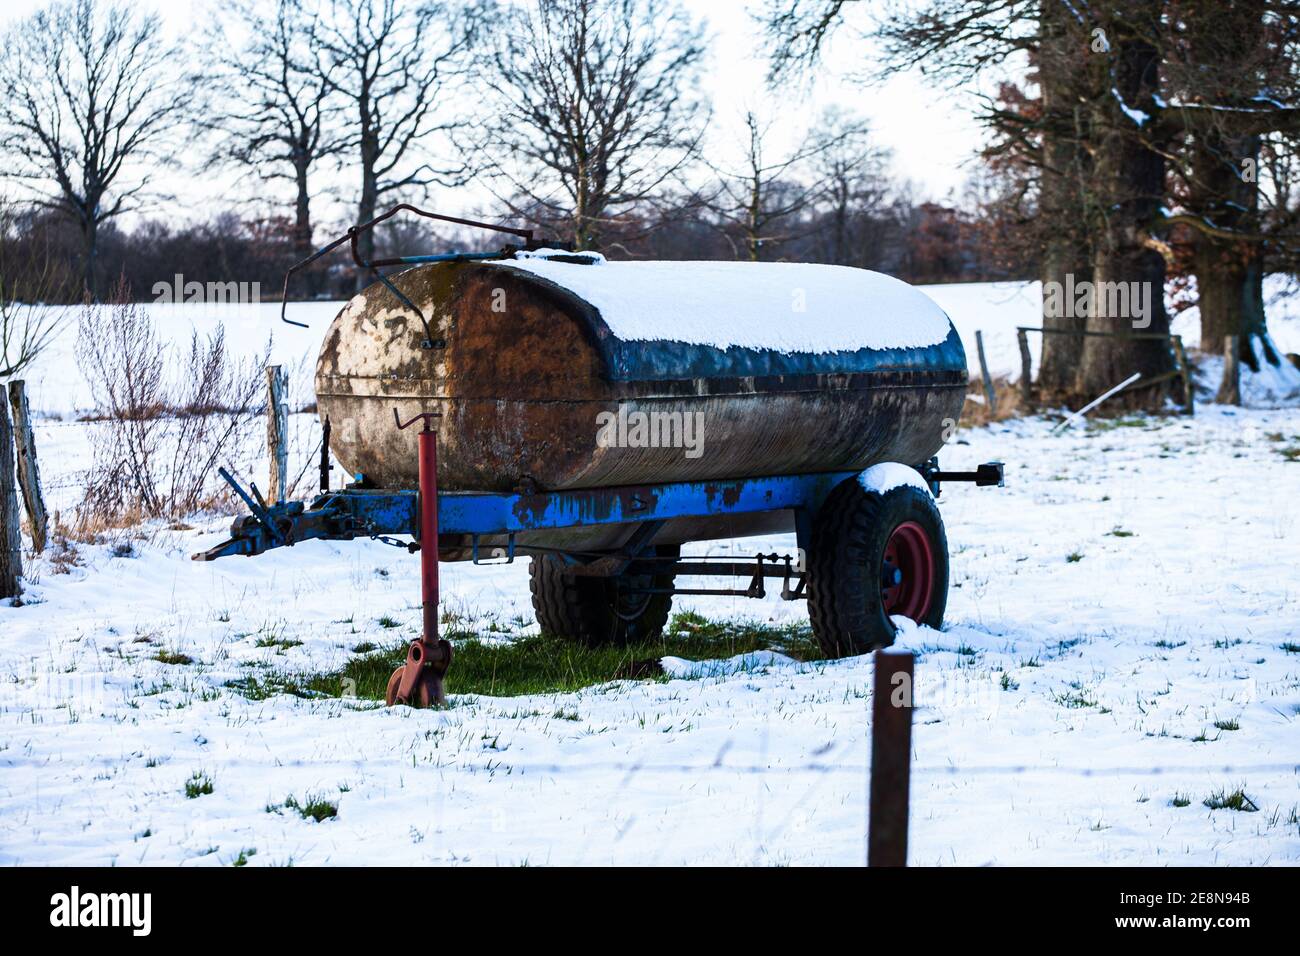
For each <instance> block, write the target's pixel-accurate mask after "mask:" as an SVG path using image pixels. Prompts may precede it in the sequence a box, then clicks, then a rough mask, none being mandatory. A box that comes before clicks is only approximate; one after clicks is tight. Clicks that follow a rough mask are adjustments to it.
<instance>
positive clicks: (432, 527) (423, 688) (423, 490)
mask: <svg viewBox="0 0 1300 956" xmlns="http://www.w3.org/2000/svg"><path fill="white" fill-rule="evenodd" d="M439 417H440V416H439V414H438V413H437V412H424V413H423V414H420V415H416V416H415V417H414V418H412V419H411V420H410V421H408V422H407V423H406V424H405V425H403V424H402V420H401V419H400V418H399V417H398V415H397V409H393V421H394V422H396V423H397V427H398V428H399V429H406V428H410V427H411V426H412V425H414V424H415V423H416V422H423V423H424V427H423V428H422V429H420V435H419V442H420V543H419V547H420V590H421V597H422V600H423V607H424V632H423V634H421V636H420V638H419V640H415V641H412V642H411V646H410V647H408V648H407V649H406V663H405V664H403V665H402V666H401V667H399V668H397V670H395V671H393V676H392V677H390V678H389V679H388V693H387V695H386V697H387V700H388V706H389V707H391V706H393V705H394V704H406V705H407V706H410V707H445V706H446V705H447V695H446V694H445V693H444V692H443V689H442V679H443V677H444V676H445V675H446V673H447V668H449V667H450V666H451V642H450V641H446V640H443V639H442V638H440V637H438V433H437V431H435V430H434V427H433V423H434V421H435V419H437V418H439Z"/></svg>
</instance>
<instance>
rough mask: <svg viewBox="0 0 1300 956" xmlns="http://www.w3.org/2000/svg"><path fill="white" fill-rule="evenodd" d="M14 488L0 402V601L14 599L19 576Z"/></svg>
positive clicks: (4, 407) (10, 440)
mask: <svg viewBox="0 0 1300 956" xmlns="http://www.w3.org/2000/svg"><path fill="white" fill-rule="evenodd" d="M19 520H20V519H19V515H18V485H17V483H16V482H15V481H14V430H13V426H12V425H10V423H9V404H8V402H4V401H0V598H10V597H17V596H18V579H19V578H21V577H22V574H23V536H22V533H21V531H20V530H19V527H18V522H19Z"/></svg>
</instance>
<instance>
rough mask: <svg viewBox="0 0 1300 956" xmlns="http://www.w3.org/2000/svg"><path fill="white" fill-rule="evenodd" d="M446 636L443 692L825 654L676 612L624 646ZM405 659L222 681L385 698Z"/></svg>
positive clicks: (257, 694)
mask: <svg viewBox="0 0 1300 956" xmlns="http://www.w3.org/2000/svg"><path fill="white" fill-rule="evenodd" d="M446 637H447V638H448V639H449V640H451V641H452V642H453V644H454V646H455V649H456V655H455V659H454V661H453V662H452V665H451V670H450V671H449V672H448V673H447V679H446V687H447V693H448V694H485V695H487V696H491V697H515V696H519V695H522V694H557V693H570V692H572V691H575V690H579V689H581V688H583V687H590V686H592V685H595V684H605V683H608V682H610V681H615V680H627V679H639V678H645V679H651V680H660V681H662V680H667V678H666V677H664V676H663V674H662V673H661V672H660V671H659V669H658V667H657V662H658V660H659V658H661V657H667V656H672V657H682V658H686V659H688V660H716V659H718V658H727V657H734V656H735V655H737V654H746V653H749V652H751V651H758V650H769V649H770V650H775V651H779V652H781V653H783V654H788V655H790V656H791V657H794V658H796V659H798V660H817V659H820V658H821V657H822V654H821V651H820V649H819V648H818V646H817V643H816V641H815V640H814V639H813V636H812V632H811V630H810V629H809V628H808V627H807V626H806V625H804V626H796V625H785V626H776V625H772V624H766V623H762V622H754V621H714V620H709V619H706V618H703V617H701V616H700V615H698V614H693V613H690V612H686V613H681V614H677V615H675V616H674V617H673V619H672V620H671V621H670V622H669V623H668V626H667V627H666V628H665V629H664V633H663V634H662V635H661V636H660V637H659V638H658V639H657V640H653V641H644V642H641V643H639V644H632V645H628V646H625V647H594V648H593V647H585V646H583V645H581V644H575V643H573V642H571V641H566V640H564V639H563V638H559V637H555V636H553V635H550V634H539V635H527V636H524V637H519V638H516V639H514V640H512V641H493V642H487V641H483V640H481V639H480V638H479V637H478V635H476V634H470V633H466V632H454V631H453V632H450V633H448V634H447V635H446ZM405 658H406V644H405V643H403V644H399V645H394V646H391V647H387V648H382V649H380V650H377V651H374V652H371V653H368V654H360V655H358V656H357V657H354V658H352V659H351V660H350V661H348V662H347V663H346V664H344V665H343V667H341V668H340V669H339V670H336V671H331V672H326V673H316V674H293V673H279V674H259V675H250V676H249V677H245V678H241V679H239V680H235V681H231V682H230V683H229V684H228V685H227V686H229V687H231V688H233V689H235V690H237V691H239V692H240V693H241V694H243V695H244V696H246V697H249V698H250V699H254V700H260V699H263V698H266V697H270V696H272V695H275V694H292V695H294V696H298V697H309V698H320V697H337V696H339V695H340V694H341V693H342V689H343V688H344V687H345V686H346V687H348V688H350V689H351V691H352V693H354V694H355V695H356V696H357V697H358V698H361V699H362V700H383V699H384V692H385V690H386V689H387V687H388V678H389V677H390V676H391V675H392V673H393V670H394V668H396V667H397V666H398V665H399V664H401V663H402V661H403V660H405ZM650 664H654V665H656V666H653V667H652V666H649V665H650Z"/></svg>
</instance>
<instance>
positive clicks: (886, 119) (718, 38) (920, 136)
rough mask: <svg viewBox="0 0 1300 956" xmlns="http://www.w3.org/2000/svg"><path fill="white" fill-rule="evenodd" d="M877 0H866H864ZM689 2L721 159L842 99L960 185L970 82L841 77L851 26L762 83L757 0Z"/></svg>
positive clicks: (931, 178)
mask: <svg viewBox="0 0 1300 956" xmlns="http://www.w3.org/2000/svg"><path fill="white" fill-rule="evenodd" d="M871 2H872V0H862V5H863V7H864V8H865V7H866V6H867V4H869V3H871ZM138 5H139V6H141V7H144V8H146V9H156V10H161V11H162V15H163V18H164V20H165V22H166V24H167V27H168V29H169V31H171V33H172V34H173V35H174V36H176V37H183V36H185V35H187V34H189V32H190V31H193V30H194V24H195V23H196V22H197V21H199V20H201V19H202V17H203V12H204V10H205V9H206V8H207V7H206V0H173V2H168V3H163V4H154V3H151V2H150V0H138ZM41 6H43V4H42V3H40V2H35V0H8V2H7V3H5V4H4V8H3V12H0V20H3V21H5V22H9V21H12V20H14V19H16V18H18V17H23V16H27V15H29V14H30V13H31V12H32V11H34V10H36V9H38V8H40V7H41ZM685 6H686V7H687V8H688V9H689V10H690V11H691V12H692V13H694V14H695V15H697V16H699V17H701V18H702V19H703V20H705V21H706V23H707V27H708V30H709V32H710V34H711V37H712V42H711V44H710V50H711V57H710V62H709V64H708V68H707V72H706V74H705V77H704V82H705V87H706V89H707V90H708V92H709V93H710V95H711V98H712V101H713V123H712V125H711V129H710V145H709V150H710V156H712V157H715V158H718V157H721V158H722V160H723V164H724V165H725V164H726V160H727V159H728V158H730V157H735V156H737V155H738V144H739V142H740V135H739V121H740V118H741V117H742V116H743V114H744V112H745V110H746V109H754V110H755V111H756V112H758V113H760V114H762V115H765V116H768V117H770V118H772V119H773V120H774V122H773V126H772V132H773V135H774V139H775V140H776V145H779V146H780V147H782V148H785V147H788V146H789V145H792V144H794V143H796V142H797V141H798V140H799V139H800V138H801V137H802V135H803V134H804V133H805V132H806V131H807V129H808V124H809V123H810V122H811V121H812V120H813V119H814V118H815V117H816V116H817V115H818V114H819V113H820V112H821V110H822V109H823V108H824V107H826V106H829V105H832V104H838V105H841V106H843V107H845V108H847V109H849V110H852V111H854V112H856V113H858V114H860V115H863V116H866V117H867V118H868V119H869V120H870V122H871V125H872V128H873V131H874V133H875V138H876V142H877V144H878V145H881V146H885V147H887V148H889V149H890V150H892V152H893V171H894V174H895V176H896V177H897V178H900V179H907V180H910V181H911V182H912V183H913V184H914V185H915V187H916V188H915V196H916V198H918V199H934V200H943V199H945V198H947V197H948V196H950V195H951V194H953V193H956V192H960V188H961V185H962V183H963V182H964V181H965V179H966V176H967V174H968V172H969V170H970V169H971V159H972V156H973V154H974V153H975V151H976V150H977V149H978V148H979V145H980V142H981V134H980V131H979V129H978V127H977V126H976V125H975V123H974V122H973V120H972V118H971V117H972V112H973V103H972V99H971V91H969V90H962V91H947V90H944V89H942V88H939V87H937V86H935V85H933V84H932V83H930V82H929V81H926V80H924V79H922V78H921V77H920V76H919V75H913V74H908V75H904V76H899V77H896V78H894V79H892V80H891V81H889V82H888V83H887V84H884V85H882V86H876V87H866V88H864V87H861V86H858V85H856V84H854V83H851V82H849V81H848V80H847V79H846V78H845V77H846V76H847V75H848V74H850V73H852V72H853V71H855V70H858V69H861V68H862V67H863V66H865V65H867V64H869V63H870V58H871V50H870V49H869V48H868V46H867V45H866V43H865V42H864V41H862V40H859V39H857V38H856V37H851V36H846V37H845V38H843V39H842V40H838V41H837V42H835V43H834V44H832V46H831V48H830V50H829V54H828V56H827V58H826V61H825V64H824V65H823V67H822V68H821V70H820V71H819V74H818V78H817V79H816V80H815V82H814V83H813V85H812V88H811V89H810V90H805V89H802V88H800V89H793V88H792V89H789V90H778V91H772V90H769V89H768V88H767V87H766V85H765V83H764V77H765V71H766V69H767V61H766V59H765V43H764V41H763V39H762V38H761V36H760V35H759V31H758V29H757V27H756V25H755V23H754V21H753V19H752V16H751V14H752V12H753V11H754V10H755V9H756V8H757V7H758V6H759V4H758V3H757V2H756V0H685ZM343 176H344V178H343V179H342V180H341V181H340V182H339V183H338V186H339V194H340V196H347V195H349V194H350V193H351V192H352V189H351V183H350V179H351V176H350V174H348V173H346V172H345V173H344V174H343ZM158 185H159V186H160V187H162V189H164V190H165V191H166V192H167V193H170V194H171V195H172V196H174V197H175V198H174V200H173V201H171V202H167V203H166V204H165V205H163V206H159V205H155V206H154V207H153V208H151V209H147V210H144V211H143V212H144V214H145V215H151V214H152V215H158V214H173V215H176V216H178V217H182V218H203V217H205V216H207V215H208V214H210V213H212V212H214V211H215V210H217V209H218V208H228V206H229V198H230V196H231V193H232V190H234V191H236V192H238V193H240V194H242V195H244V196H247V195H248V194H249V193H250V192H251V191H252V186H251V184H246V185H243V186H236V185H235V184H233V182H232V180H231V179H230V178H228V177H213V176H209V175H205V176H202V177H199V176H194V175H193V174H192V173H187V174H176V175H168V176H166V177H165V178H163V179H160V180H159V182H158ZM490 201H491V200H490V197H489V196H488V195H487V194H486V193H485V192H483V191H481V190H477V189H468V190H460V191H458V192H451V191H442V192H435V193H434V194H433V195H432V196H431V197H430V200H429V204H430V205H431V206H433V207H435V208H437V209H438V210H439V211H442V212H447V213H451V214H457V213H467V212H469V211H471V210H473V209H475V207H479V209H480V210H481V211H486V210H484V209H483V207H485V206H486V205H487V204H489V203H490ZM321 205H326V204H317V208H316V209H315V210H314V212H315V213H316V214H317V216H322V215H324V216H325V217H337V218H340V219H342V218H346V217H347V216H348V212H347V209H346V207H345V206H342V205H340V204H338V203H334V204H332V205H327V206H326V208H325V209H322V208H320V206H321Z"/></svg>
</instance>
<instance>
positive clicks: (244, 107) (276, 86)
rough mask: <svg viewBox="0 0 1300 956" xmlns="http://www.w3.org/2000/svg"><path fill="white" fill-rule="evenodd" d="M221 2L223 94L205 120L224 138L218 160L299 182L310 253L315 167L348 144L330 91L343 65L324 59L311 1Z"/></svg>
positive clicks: (217, 34)
mask: <svg viewBox="0 0 1300 956" xmlns="http://www.w3.org/2000/svg"><path fill="white" fill-rule="evenodd" d="M218 9H219V11H220V12H219V13H218V14H217V19H216V22H215V23H214V24H213V27H212V31H211V37H210V39H211V42H209V43H207V44H206V49H207V50H208V51H210V62H211V64H212V71H211V72H212V80H213V82H214V84H215V86H216V95H215V96H214V97H213V110H212V113H211V114H210V116H209V117H208V118H207V119H206V120H205V121H204V125H205V126H207V127H209V128H210V129H212V130H213V131H214V132H216V133H217V135H218V137H219V139H218V141H217V145H216V149H215V151H214V154H213V156H212V158H211V162H212V163H213V164H214V165H224V166H233V167H235V168H238V169H242V170H244V171H245V172H248V173H252V174H253V175H255V176H256V177H257V178H258V179H260V180H263V181H266V182H273V183H280V182H288V183H291V184H292V187H293V190H294V230H293V240H294V248H295V249H296V250H297V252H298V253H299V254H300V255H302V256H305V255H307V254H308V253H310V252H311V250H312V231H313V230H312V218H311V200H312V189H311V176H312V173H313V172H314V170H315V168H316V167H317V166H318V165H319V163H320V162H321V161H322V160H324V159H326V158H328V157H331V156H335V155H337V154H338V153H339V152H340V151H341V150H342V149H343V147H344V146H345V145H346V139H345V136H344V133H343V132H342V130H341V129H340V128H339V124H338V120H339V118H340V117H339V112H340V110H339V109H338V107H337V105H336V104H335V103H333V102H332V101H331V98H330V91H331V86H332V82H333V74H332V72H331V71H332V70H334V69H337V68H338V67H337V65H335V64H331V63H330V62H318V61H317V58H316V55H315V52H316V51H315V50H314V49H313V44H312V39H313V37H314V36H315V32H314V24H315V12H314V10H313V9H312V8H311V7H310V6H308V3H307V2H304V0H276V2H275V4H274V6H271V7H267V6H266V5H264V4H257V3H253V2H251V0H235V2H233V3H230V4H228V5H223V6H222V7H220V8H218Z"/></svg>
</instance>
